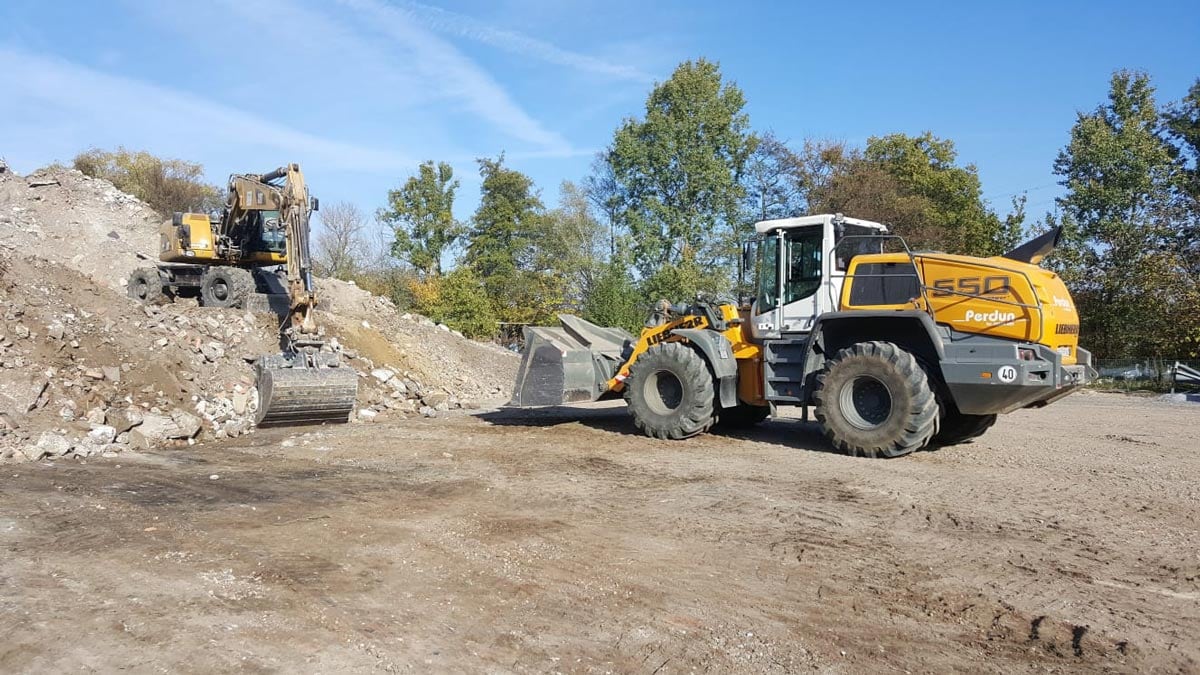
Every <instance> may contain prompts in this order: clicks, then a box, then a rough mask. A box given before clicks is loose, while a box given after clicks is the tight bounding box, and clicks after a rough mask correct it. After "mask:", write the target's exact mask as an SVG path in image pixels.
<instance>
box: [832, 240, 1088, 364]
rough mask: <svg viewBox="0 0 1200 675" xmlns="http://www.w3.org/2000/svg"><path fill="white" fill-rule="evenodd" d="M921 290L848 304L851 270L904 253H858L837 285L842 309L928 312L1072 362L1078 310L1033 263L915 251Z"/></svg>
mask: <svg viewBox="0 0 1200 675" xmlns="http://www.w3.org/2000/svg"><path fill="white" fill-rule="evenodd" d="M914 258H915V260H916V264H917V268H918V271H919V273H920V275H921V278H922V280H923V283H924V286H925V290H924V294H923V296H921V297H917V298H915V299H914V300H912V301H911V302H908V303H905V304H902V305H851V304H850V290H851V286H852V283H853V277H854V274H855V271H856V270H857V269H858V267H859V266H860V265H865V264H867V263H905V262H907V261H908V256H907V254H904V253H885V254H879V255H860V256H857V257H855V258H854V259H853V260H852V261H851V263H850V269H849V270H848V272H847V274H848V279H847V283H846V285H845V287H844V288H843V289H842V298H841V307H840V309H842V310H843V311H848V310H867V309H875V310H878V309H897V310H899V309H920V310H925V311H929V310H932V312H933V317H934V321H936V322H937V323H940V324H945V325H947V326H949V327H951V328H953V329H954V330H957V331H961V332H964V333H975V334H979V335H988V336H992V337H998V338H1006V339H1010V340H1018V341H1022V342H1037V343H1041V344H1044V345H1046V346H1048V347H1050V348H1051V349H1055V350H1061V351H1062V353H1063V354H1064V356H1063V363H1064V364H1068V365H1069V364H1073V363H1075V356H1076V354H1075V348H1076V346H1077V345H1078V342H1079V314H1078V313H1077V312H1076V311H1075V305H1074V303H1073V302H1072V301H1071V295H1070V293H1069V292H1068V291H1067V287H1066V285H1065V284H1063V282H1062V279H1060V278H1058V276H1057V275H1056V274H1054V273H1053V272H1050V271H1049V270H1045V269H1042V268H1040V267H1038V266H1036V265H1030V264H1027V263H1022V262H1017V261H1015V260H1009V259H1007V258H1001V257H999V256H997V257H993V258H972V257H968V256H959V255H948V254H942V253H921V254H915V255H914Z"/></svg>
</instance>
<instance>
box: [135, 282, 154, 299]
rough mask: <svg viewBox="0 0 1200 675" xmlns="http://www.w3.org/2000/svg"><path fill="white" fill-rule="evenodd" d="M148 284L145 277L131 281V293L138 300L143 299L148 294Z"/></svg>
mask: <svg viewBox="0 0 1200 675" xmlns="http://www.w3.org/2000/svg"><path fill="white" fill-rule="evenodd" d="M149 288H150V284H149V283H148V282H147V281H146V280H145V279H138V280H137V281H135V282H133V294H134V296H136V297H137V299H138V300H145V299H146V296H147V295H148V294H149V290H148V289H149Z"/></svg>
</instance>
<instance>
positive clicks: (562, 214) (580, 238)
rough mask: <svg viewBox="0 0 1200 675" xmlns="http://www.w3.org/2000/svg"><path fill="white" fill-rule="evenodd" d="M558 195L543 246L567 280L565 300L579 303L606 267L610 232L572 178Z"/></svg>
mask: <svg viewBox="0 0 1200 675" xmlns="http://www.w3.org/2000/svg"><path fill="white" fill-rule="evenodd" d="M559 195H560V197H559V205H558V208H556V209H554V210H552V211H550V212H549V214H547V217H548V220H549V222H548V223H547V233H546V234H547V236H546V237H545V238H544V239H543V240H542V242H541V243H540V247H541V248H542V249H543V251H544V254H545V255H546V256H548V259H549V261H550V262H551V263H552V266H553V268H554V270H555V271H556V272H557V273H558V274H560V275H561V276H562V278H563V280H564V281H565V282H566V284H565V288H564V292H565V300H566V304H567V305H569V306H571V307H580V306H581V305H582V304H583V299H584V298H585V297H587V296H588V294H589V293H590V292H591V291H592V289H593V287H594V286H595V284H596V280H597V277H599V276H600V274H601V272H602V270H603V268H604V264H605V262H604V261H605V259H606V258H607V256H608V251H609V249H610V245H611V244H610V240H609V236H610V235H609V232H607V231H606V229H605V228H604V226H602V225H601V224H600V222H599V221H598V220H596V218H595V217H594V216H592V211H591V204H590V203H589V200H588V195H587V194H586V192H585V191H584V190H583V189H581V188H580V187H579V186H577V185H575V184H574V183H572V182H571V181H563V183H562V186H561V187H560V188H559Z"/></svg>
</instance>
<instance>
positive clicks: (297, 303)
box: [247, 164, 358, 427]
mask: <svg viewBox="0 0 1200 675" xmlns="http://www.w3.org/2000/svg"><path fill="white" fill-rule="evenodd" d="M247 178H256V179H257V182H258V183H261V184H263V185H266V186H269V187H270V188H272V189H273V190H275V191H276V193H277V195H278V198H279V215H280V218H281V219H282V220H283V226H284V232H285V233H286V241H287V287H288V306H289V309H288V317H287V321H286V322H285V323H284V327H283V329H282V330H281V332H280V338H281V343H282V347H283V350H282V353H280V354H267V355H264V356H262V357H260V358H259V359H258V361H257V363H256V372H257V375H258V415H257V418H256V422H257V424H258V426H260V427H265V426H289V425H298V424H321V423H326V422H339V423H340V422H347V421H349V419H350V413H351V411H353V410H354V402H355V397H356V395H357V393H358V376H357V374H356V373H355V372H354V369H352V368H349V367H347V366H345V365H343V364H342V362H341V358H340V357H339V356H338V355H337V354H335V353H333V352H330V351H328V350H327V349H326V343H325V341H324V340H323V339H322V338H321V334H320V330H319V329H318V326H317V324H316V317H315V316H314V310H315V308H316V306H317V292H316V287H315V285H314V284H313V275H312V256H311V253H310V250H309V232H310V228H309V216H310V215H311V213H312V211H313V210H314V208H315V207H316V206H317V204H316V200H310V199H309V195H308V188H307V187H306V185H305V183H304V174H303V173H301V171H300V165H299V164H289V165H287V166H284V167H280V168H278V169H276V170H274V171H272V172H270V173H266V174H263V175H261V176H257V177H247ZM279 180H283V181H284V182H283V184H282V185H278V184H277V181H279Z"/></svg>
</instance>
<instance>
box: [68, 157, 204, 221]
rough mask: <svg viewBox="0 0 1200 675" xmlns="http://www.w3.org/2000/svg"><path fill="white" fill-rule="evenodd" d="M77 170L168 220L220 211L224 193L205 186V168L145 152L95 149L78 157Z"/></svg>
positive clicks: (193, 163) (76, 160)
mask: <svg viewBox="0 0 1200 675" xmlns="http://www.w3.org/2000/svg"><path fill="white" fill-rule="evenodd" d="M74 166H75V168H76V169H78V170H79V171H81V172H83V173H84V174H85V175H87V176H91V177H92V178H103V179H104V180H107V181H108V182H110V183H112V184H113V185H114V186H116V188H117V189H118V190H120V191H122V192H127V193H129V194H131V195H133V196H135V197H137V198H138V199H140V200H142V201H144V202H146V203H147V204H149V205H150V207H151V208H153V209H154V210H155V211H158V212H159V213H160V214H162V215H164V216H167V215H170V214H172V213H174V212H176V211H191V212H196V213H207V212H209V211H212V210H216V209H219V208H221V205H222V204H223V202H224V200H223V199H222V195H221V190H219V189H218V188H217V187H216V186H215V185H210V184H209V183H206V182H204V167H203V166H201V165H200V164H197V163H195V162H187V161H184V160H182V159H162V158H159V157H155V156H154V155H152V154H150V153H148V152H145V151H136V152H135V151H132V150H126V149H125V148H117V149H116V150H115V151H105V150H99V149H97V148H92V149H91V150H88V151H87V152H82V153H80V154H78V155H76V156H75V161H74Z"/></svg>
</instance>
